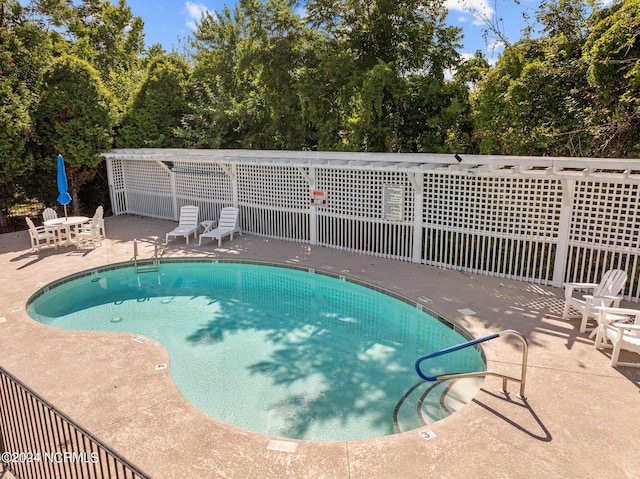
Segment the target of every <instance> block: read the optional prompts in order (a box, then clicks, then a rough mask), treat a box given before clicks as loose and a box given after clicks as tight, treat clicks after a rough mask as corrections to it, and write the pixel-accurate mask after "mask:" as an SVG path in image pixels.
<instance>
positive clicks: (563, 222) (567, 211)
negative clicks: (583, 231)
mask: <svg viewBox="0 0 640 479" xmlns="http://www.w3.org/2000/svg"><path fill="white" fill-rule="evenodd" d="M560 183H561V184H562V207H561V208H560V219H559V220H558V243H557V245H556V257H555V263H554V265H553V279H552V281H551V284H552V285H553V286H556V287H558V288H561V287H562V283H563V282H564V275H565V270H566V267H567V254H568V252H569V233H570V232H571V231H570V230H571V213H572V210H573V193H574V191H575V186H576V182H575V180H561V181H560Z"/></svg>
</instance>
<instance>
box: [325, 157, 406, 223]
mask: <svg viewBox="0 0 640 479" xmlns="http://www.w3.org/2000/svg"><path fill="white" fill-rule="evenodd" d="M392 186H398V187H402V189H403V195H404V201H403V212H402V216H403V218H402V220H401V221H404V222H412V221H413V196H414V193H415V192H414V190H413V187H412V186H411V183H410V182H409V179H408V177H407V174H406V173H405V172H398V171H366V170H349V169H344V170H342V169H341V170H336V169H328V168H326V169H325V168H323V169H318V172H317V189H318V190H321V191H326V192H327V193H328V202H327V207H326V208H324V209H323V213H324V214H331V215H335V216H341V217H344V218H360V219H365V218H366V219H374V220H383V219H384V218H383V217H384V199H383V195H384V188H385V187H392Z"/></svg>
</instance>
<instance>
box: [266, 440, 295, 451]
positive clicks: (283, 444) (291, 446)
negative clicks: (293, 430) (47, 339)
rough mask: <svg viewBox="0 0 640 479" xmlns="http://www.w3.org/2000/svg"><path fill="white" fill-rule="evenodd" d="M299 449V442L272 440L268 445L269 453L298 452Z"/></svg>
mask: <svg viewBox="0 0 640 479" xmlns="http://www.w3.org/2000/svg"><path fill="white" fill-rule="evenodd" d="M297 448H298V443H297V442H291V441H277V440H275V439H272V440H271V441H269V444H268V445H267V450H268V451H280V452H296V449H297Z"/></svg>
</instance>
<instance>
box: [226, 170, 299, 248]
mask: <svg viewBox="0 0 640 479" xmlns="http://www.w3.org/2000/svg"><path fill="white" fill-rule="evenodd" d="M236 181H237V185H238V187H237V188H238V193H237V204H238V206H239V207H240V211H241V214H240V218H241V220H240V221H241V226H242V229H243V231H248V232H250V233H253V234H256V235H260V236H268V237H271V238H282V239H284V238H286V239H288V240H290V241H298V242H305V243H306V242H309V241H310V236H309V185H308V182H307V179H306V178H305V176H304V171H303V170H301V169H300V168H296V167H291V166H277V165H269V166H266V165H237V167H236Z"/></svg>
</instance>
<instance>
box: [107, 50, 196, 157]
mask: <svg viewBox="0 0 640 479" xmlns="http://www.w3.org/2000/svg"><path fill="white" fill-rule="evenodd" d="M189 73H190V72H189V66H188V64H187V62H186V61H185V60H184V59H183V58H181V57H180V56H178V55H177V54H171V55H168V56H157V57H155V58H153V59H152V60H151V61H150V63H149V66H148V67H147V71H146V73H145V75H144V77H143V80H142V83H141V84H140V87H139V88H138V90H137V91H136V93H135V95H134V99H133V102H132V103H131V104H130V105H129V106H128V107H127V109H126V111H125V114H124V117H123V119H122V122H121V124H120V127H119V129H118V137H117V138H116V145H117V146H118V147H128V148H171V147H177V146H180V142H179V140H178V139H177V138H176V135H175V129H176V128H178V127H179V126H180V122H181V120H182V117H183V115H184V113H185V112H186V111H187V100H186V86H187V81H188V79H189Z"/></svg>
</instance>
